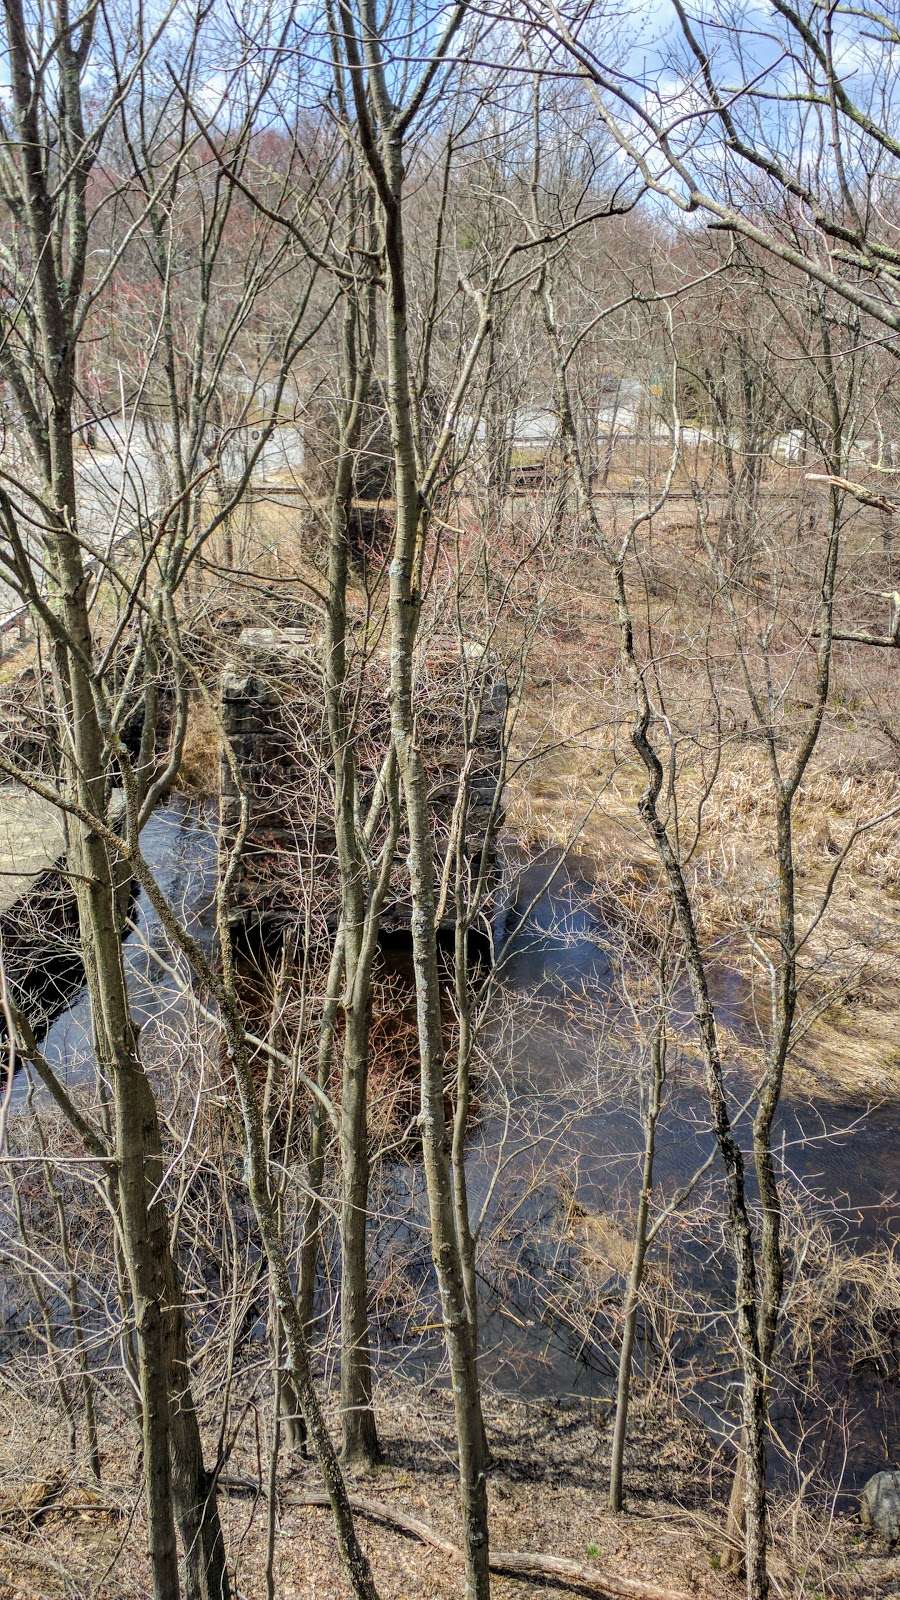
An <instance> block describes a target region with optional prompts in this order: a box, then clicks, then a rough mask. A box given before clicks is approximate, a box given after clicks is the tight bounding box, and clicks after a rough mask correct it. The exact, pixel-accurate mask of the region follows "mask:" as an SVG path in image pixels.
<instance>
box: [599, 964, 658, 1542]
mask: <svg viewBox="0 0 900 1600" xmlns="http://www.w3.org/2000/svg"><path fill="white" fill-rule="evenodd" d="M664 1005H665V999H664V996H663V997H661V1007H662V1006H664ZM650 1050H651V1065H650V1098H649V1104H648V1106H647V1112H646V1116H645V1118H644V1159H643V1163H642V1166H641V1192H640V1195H639V1197H638V1209H637V1217H636V1218H635V1224H634V1240H633V1243H632V1250H631V1270H630V1272H629V1275H628V1287H627V1289H626V1291H625V1305H624V1326H623V1329H622V1345H621V1349H620V1351H619V1371H618V1378H617V1382H616V1414H615V1421H614V1423H613V1437H612V1459H611V1461H610V1468H609V1509H610V1511H616V1512H619V1511H621V1510H622V1505H623V1498H624V1496H623V1463H624V1457H625V1440H626V1437H627V1433H628V1407H629V1401H630V1399H631V1366H632V1360H633V1357H634V1342H635V1336H636V1333H637V1320H638V1309H639V1307H640V1299H641V1287H642V1285H643V1281H644V1262H645V1260H646V1256H647V1244H648V1223H649V1219H650V1199H651V1195H652V1193H653V1163H654V1158H655V1155H656V1127H657V1123H658V1122H659V1116H660V1111H661V1109H662V1091H663V1084H664V1082H665V1076H666V1015H665V1011H664V1010H663V1009H662V1008H661V1010H660V1014H659V1016H658V1018H657V1022H656V1026H655V1027H654V1030H653V1039H652V1043H651V1047H650Z"/></svg>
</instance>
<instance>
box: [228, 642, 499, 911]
mask: <svg viewBox="0 0 900 1600" xmlns="http://www.w3.org/2000/svg"><path fill="white" fill-rule="evenodd" d="M355 644H356V647H355V648H354V649H353V650H352V651H351V666H350V671H349V682H348V689H347V700H348V706H349V707H350V709H351V714H352V719H353V731H352V735H351V737H352V738H353V742H354V750H355V755H356V764H357V782H358V801H359V812H360V815H361V817H363V818H365V817H366V815H367V814H368V813H369V809H370V807H371V806H372V801H373V796H375V795H376V794H377V793H378V792H379V776H380V774H381V773H382V770H383V767H384V762H385V757H386V755H387V753H388V750H389V747H390V720H389V702H388V688H389V669H390V663H389V655H388V651H387V649H386V648H384V647H376V648H374V649H365V648H363V646H362V644H361V643H360V642H359V641H356V642H355ZM323 663H324V641H323V638H322V634H321V631H320V630H317V629H316V627H315V626H311V627H307V628H284V629H270V628H246V629H245V630H244V631H243V633H242V634H241V635H240V636H239V638H238V640H237V641H236V644H235V647H234V652H233V655H232V658H231V660H230V661H229V663H228V665H227V667H226V670H225V672H224V675H223V681H222V721H223V729H224V732H225V734H226V736H227V740H228V744H229V746H230V750H231V754H232V762H233V764H232V762H229V761H228V760H227V758H224V757H223V768H222V791H223V825H224V827H225V828H226V830H227V831H228V832H229V833H230V834H231V835H232V836H233V835H234V832H235V829H236V827H237V825H238V822H239V819H240V814H241V804H242V797H244V799H245V800H246V803H247V805H248V807H249V825H248V829H247V833H246V838H245V842H244V848H243V855H242V862H241V870H240V873H239V876H238V881H237V885H236V892H235V918H236V920H237V922H238V923H239V924H241V925H242V926H243V927H244V928H245V929H246V930H247V931H248V932H249V931H250V930H251V929H253V928H254V927H255V928H256V930H257V931H258V932H260V933H263V934H266V933H268V934H277V933H278V932H279V931H286V930H288V929H292V930H293V931H294V932H295V933H297V932H302V933H303V934H304V936H305V937H306V938H307V939H308V940H309V941H310V942H313V943H314V942H316V941H317V940H325V939H326V938H329V937H331V936H333V934H334V932H335V930H336V927H337V924H338V921H339V917H340V882H339V876H338V866H337V850H336V840H335V830H334V788H333V770H332V753H331V747H330V741H329V736H328V727H327V722H326V716H325V696H324V678H323ZM415 709H416V732H417V738H418V740H419V746H420V749H421V751H422V756H423V760H424V763H425V769H426V774H427V778H428V783H429V798H430V802H431V806H430V809H431V816H432V827H433V835H434V847H435V855H436V872H437V877H438V884H439V888H442V893H441V899H440V903H439V923H438V927H439V932H440V933H442V934H443V935H447V934H448V933H449V932H450V931H451V930H452V929H453V927H454V922H455V913H454V905H453V885H454V870H455V868H454V863H455V860H456V854H457V851H456V845H457V840H458V838H459V831H460V828H461V827H462V830H463V834H462V862H463V875H464V894H465V896H466V899H467V903H468V904H469V905H471V904H472V901H473V897H474V896H475V894H476V886H477V885H478V881H479V875H481V878H482V889H483V890H485V891H486V893H485V894H484V895H483V901H482V903H480V905H479V910H480V912H481V915H482V926H484V925H485V924H484V918H485V917H487V916H489V915H490V906H491V897H492V895H493V894H494V893H495V892H496V889H497V885H498V880H499V859H498V851H497V836H498V833H499V831H500V827H501V825H502V822H503V810H502V791H501V778H502V772H503V750H504V739H505V729H506V721H507V710H508V689H507V683H506V678H505V675H504V673H503V671H502V668H501V666H500V663H499V662H498V660H497V659H496V657H495V656H494V655H493V654H492V653H490V652H488V651H485V650H484V649H482V648H481V647H480V646H476V645H473V644H467V645H465V646H464V647H462V648H461V647H460V644H459V642H458V640H456V639H454V638H449V637H433V638H430V639H429V640H428V641H427V642H426V644H425V645H424V647H423V648H422V649H421V652H420V656H419V661H418V671H417V680H416V706H415ZM376 815H377V820H376V822H375V825H374V829H373V834H372V842H371V850H370V861H374V860H375V857H376V856H377V853H378V851H379V848H380V846H381V845H382V844H383V842H384V840H385V836H386V830H387V810H386V808H385V806H384V805H383V804H381V805H376ZM401 816H402V812H401ZM463 819H464V820H463ZM408 853H409V845H408V838H407V835H406V830H405V824H404V823H403V822H402V820H401V825H400V832H399V836H398V841H397V847H396V850H395V851H394V854H393V861H392V866H391V873H390V883H389V888H388V892H387V895H386V897H385V902H384V907H383V911H382V917H381V931H382V933H383V934H385V935H388V936H390V935H403V934H405V933H408V932H409V928H410V914H411V904H410V895H409V883H408V866H407V857H408ZM451 857H452V861H450V858H451ZM448 861H450V864H449V865H448ZM482 869H483V870H482Z"/></svg>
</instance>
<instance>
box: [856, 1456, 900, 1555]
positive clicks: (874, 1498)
mask: <svg viewBox="0 0 900 1600" xmlns="http://www.w3.org/2000/svg"><path fill="white" fill-rule="evenodd" d="M859 1514H860V1518H861V1520H862V1523H863V1526H864V1527H866V1528H874V1529H875V1530H876V1532H878V1533H880V1534H882V1535H883V1537H884V1538H885V1539H889V1540H890V1541H891V1543H892V1544H896V1543H897V1541H898V1539H900V1472H876V1473H875V1475H874V1477H872V1478H870V1479H869V1481H868V1483H867V1484H866V1486H865V1488H864V1489H863V1492H862V1494H861V1495H860V1497H859Z"/></svg>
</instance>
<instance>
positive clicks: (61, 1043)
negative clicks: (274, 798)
mask: <svg viewBox="0 0 900 1600" xmlns="http://www.w3.org/2000/svg"><path fill="white" fill-rule="evenodd" d="M141 849H142V851H143V853H144V856H145V858H146V860H147V863H148V865H149V866H150V868H151V869H152V871H153V873H154V876H155V878H156V881H157V883H158V884H159V887H160V889H161V890H162V892H163V894H164V895H165V897H166V899H167V900H168V901H169V904H170V905H171V906H172V908H173V910H174V911H175V912H176V914H177V915H178V916H179V917H180V918H181V919H182V921H183V922H184V924H185V926H186V927H187V929H188V931H189V932H190V933H191V934H193V936H194V937H195V938H197V939H198V940H199V941H200V943H201V944H203V945H204V946H205V947H206V948H210V947H211V945H212V896H213V890H214V886H215V881H216V839H215V833H214V832H213V829H212V827H211V826H210V822H209V819H208V817H207V815H206V814H205V812H204V810H203V809H202V808H198V807H197V806H196V805H192V804H190V803H189V802H188V801H187V800H186V799H185V798H184V797H182V796H175V797H174V798H173V799H172V800H170V801H168V803H167V804H166V805H163V806H160V807H159V808H158V810H157V811H156V812H155V813H154V815H153V816H152V817H151V818H150V821H149V822H148V823H147V824H146V826H145V828H144V830H143V832H142V834H141ZM131 918H132V920H133V922H134V924H135V928H136V931H135V932H133V933H130V934H128V936H127V937H126V939H125V940H124V944H123V956H124V961H125V971H126V976H127V980H128V990H129V994H130V996H131V1000H132V1004H133V1007H134V1017H135V1021H136V1022H138V1023H139V1024H140V1025H141V1026H142V1027H143V1026H145V1025H147V1024H150V1025H153V1024H154V1023H156V1024H159V1025H163V1024H164V1023H165V1020H166V1018H167V1016H168V1015H169V1013H170V1012H172V1011H177V1009H178V1007H179V1005H180V1003H181V998H182V991H181V988H180V987H179V985H178V983H177V982H176V981H175V979H174V978H172V977H170V976H169V975H168V974H167V973H165V972H164V971H163V970H162V969H161V968H160V967H159V966H157V965H156V964H155V963H154V961H153V959H152V956H151V955H150V954H148V951H147V945H149V946H150V948H151V949H155V950H157V951H158V952H159V953H160V954H161V955H162V957H163V959H164V960H165V961H166V962H167V963H168V964H169V965H170V966H171V965H172V964H173V962H172V956H171V952H170V950H169V946H168V942H167V940H166V938H165V935H164V934H163V931H162V928H161V926H160V923H159V918H158V917H157V914H156V912H155V911H154V909H153V907H152V906H151V905H150V902H149V900H148V899H147V896H146V894H144V892H143V891H141V892H140V893H139V894H138V895H137V896H136V898H135V901H134V905H133V907H132V910H131ZM41 1048H42V1050H43V1053H44V1055H45V1056H46V1058H47V1060H48V1061H49V1062H50V1064H51V1065H52V1066H53V1068H54V1070H55V1072H56V1073H57V1074H58V1076H59V1077H60V1078H62V1080H63V1081H64V1082H66V1083H68V1084H73V1083H79V1082H83V1081H85V1080H86V1079H88V1078H90V1077H92V1076H93V1073H94V1055H93V1049H92V1046H91V1032H90V1008H89V1004H88V998H87V991H86V990H85V989H84V988H80V989H78V991H77V992H76V994H75V996H74V998H73V999H71V1000H70V1001H69V1003H68V1004H66V1005H64V1006H63V1007H62V1009H61V1010H59V1012H58V1014H57V1015H56V1017H55V1018H54V1020H53V1022H52V1023H51V1024H50V1026H49V1028H48V1029H47V1031H46V1033H45V1034H44V1038H43V1041H42V1045H41ZM26 1088H27V1085H26V1083H25V1080H24V1078H20V1079H19V1080H18V1081H17V1082H16V1085H15V1087H14V1091H13V1097H14V1099H16V1098H19V1099H20V1098H21V1097H22V1095H23V1094H24V1093H25V1091H26Z"/></svg>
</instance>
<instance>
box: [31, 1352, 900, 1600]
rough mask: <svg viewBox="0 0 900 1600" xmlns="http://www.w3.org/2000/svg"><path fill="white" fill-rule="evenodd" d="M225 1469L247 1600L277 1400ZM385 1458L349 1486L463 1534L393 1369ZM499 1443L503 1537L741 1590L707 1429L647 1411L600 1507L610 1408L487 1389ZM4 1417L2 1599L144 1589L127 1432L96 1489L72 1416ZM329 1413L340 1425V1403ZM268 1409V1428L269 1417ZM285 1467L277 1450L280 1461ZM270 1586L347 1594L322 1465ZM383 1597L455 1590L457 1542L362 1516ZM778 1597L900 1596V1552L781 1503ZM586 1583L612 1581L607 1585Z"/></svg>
mask: <svg viewBox="0 0 900 1600" xmlns="http://www.w3.org/2000/svg"><path fill="white" fill-rule="evenodd" d="M247 1399H248V1402H249V1407H248V1412H247V1414H246V1420H245V1423H244V1426H243V1428H242V1429H241V1431H240V1434H239V1436H238V1441H237V1444H236V1447H235V1450H234V1452H233V1454H232V1456H231V1458H230V1459H229V1461H228V1463H227V1466H226V1468H225V1482H226V1486H227V1492H226V1493H225V1494H224V1495H223V1510H224V1517H225V1523H226V1539H227V1541H228V1546H229V1551H230V1552H231V1554H232V1557H233V1559H234V1560H235V1561H236V1579H237V1586H238V1589H239V1591H240V1593H241V1594H242V1595H243V1596H246V1597H247V1600H257V1597H260V1600H261V1597H262V1596H263V1595H264V1594H265V1592H266V1583H265V1566H266V1523H267V1510H266V1501H265V1497H264V1495H256V1494H255V1493H254V1487H253V1486H254V1485H256V1484H258V1483H259V1480H260V1467H261V1465H262V1470H263V1473H265V1471H266V1470H267V1467H266V1459H267V1449H268V1441H267V1430H268V1423H269V1419H270V1415H271V1410H270V1405H269V1403H268V1397H267V1396H265V1395H264V1394H262V1393H259V1392H257V1393H255V1395H253V1396H251V1395H250V1392H249V1390H248V1395H247ZM376 1403H377V1410H378V1417H379V1423H380V1428H381V1437H382V1443H383V1446H384V1449H385V1455H386V1460H385V1463H384V1465H383V1466H381V1467H379V1468H378V1469H377V1470H375V1471H373V1472H369V1473H353V1474H350V1487H351V1490H352V1492H353V1493H354V1494H355V1495H357V1496H359V1497H360V1498H361V1500H362V1501H363V1502H369V1503H371V1502H373V1501H377V1502H378V1503H379V1504H380V1505H383V1506H385V1507H386V1508H387V1509H388V1511H389V1512H390V1513H391V1514H393V1515H395V1516H396V1517H397V1518H398V1519H400V1520H401V1521H402V1520H407V1521H408V1520H409V1519H416V1520H418V1521H419V1522H421V1523H424V1524H426V1525H427V1526H428V1527H429V1528H430V1529H432V1530H433V1531H434V1533H435V1534H436V1535H438V1536H439V1537H440V1538H442V1539H444V1540H451V1541H454V1542H455V1541H457V1540H458V1536H459V1527H458V1513H457V1496H456V1473H455V1459H454V1440H453V1428H452V1416H451V1407H450V1403H449V1396H448V1394H447V1393H446V1392H445V1391H440V1390H435V1389H425V1388H422V1387H421V1386H419V1385H418V1384H415V1385H414V1384H412V1383H406V1382H398V1381H397V1380H391V1381H389V1382H387V1383H382V1384H381V1385H380V1386H379V1389H378V1393H377V1402H376ZM486 1413H487V1423H488V1433H489V1437H490V1441H491V1447H492V1450H493V1452H494V1456H495V1464H494V1467H493V1469H492V1471H491V1474H490V1501H491V1514H492V1524H491V1526H492V1543H493V1548H494V1549H495V1550H498V1551H499V1550H501V1549H503V1550H507V1551H510V1550H516V1551H531V1552H539V1553H542V1554H544V1555H547V1556H555V1557H559V1558H562V1559H563V1560H564V1561H567V1562H570V1563H573V1564H576V1565H578V1566H579V1567H581V1568H583V1569H585V1571H586V1572H589V1573H591V1572H592V1573H596V1574H606V1575H607V1576H608V1577H610V1578H612V1579H615V1578H625V1579H630V1580H631V1581H632V1582H633V1583H644V1584H645V1585H647V1586H650V1585H656V1586H657V1588H665V1589H669V1590H673V1591H676V1592H677V1591H681V1592H682V1593H684V1594H686V1595H692V1596H696V1597H697V1600H725V1597H728V1596H734V1595H735V1593H736V1589H735V1586H734V1585H733V1584H731V1583H729V1582H728V1581H727V1580H726V1578H725V1577H724V1575H723V1574H722V1573H721V1572H720V1570H719V1566H720V1558H721V1543H720V1533H719V1528H720V1525H721V1520H722V1512H723V1499H724V1496H725V1495H726V1493H727V1483H728V1468H727V1462H725V1461H724V1460H723V1459H722V1458H721V1457H719V1456H717V1454H716V1452H715V1450H714V1448H713V1445H712V1442H711V1440H710V1438H709V1436H708V1435H707V1434H705V1433H704V1431H703V1429H702V1428H700V1427H699V1426H698V1425H697V1424H696V1423H693V1422H691V1421H690V1420H689V1419H687V1418H686V1417H685V1416H684V1415H683V1413H681V1412H680V1411H678V1410H675V1411H669V1410H667V1409H658V1410H657V1411H656V1412H653V1411H650V1410H648V1409H646V1408H642V1406H641V1405H640V1404H638V1405H637V1406H636V1409H635V1418H634V1427H633V1429H632V1436H631V1443H630V1445H629V1449H628V1454H627V1458H626V1476H627V1485H628V1509H627V1513H626V1514H625V1515H624V1516H621V1517H615V1516H612V1515H611V1514H609V1513H608V1512H607V1511H606V1510H605V1508H604V1495H605V1487H606V1475H607V1470H608V1460H609V1442H610V1423H609V1417H608V1413H607V1411H606V1410H605V1409H604V1408H602V1407H596V1406H591V1405H589V1404H587V1403H585V1402H584V1401H583V1400H580V1399H578V1400H576V1399H560V1400H547V1401H540V1402H537V1401H536V1402H526V1401H522V1400H520V1399H516V1398H512V1397H509V1396H505V1395H501V1394H497V1393H494V1394H491V1395H489V1396H488V1398H487V1401H486ZM0 1415H2V1420H0V1597H2V1600H62V1597H63V1596H66V1597H67V1600H82V1597H83V1600H87V1596H89V1595H90V1597H91V1600H138V1597H141V1600H143V1596H144V1595H145V1594H146V1593H147V1585H148V1575H147V1570H146V1566H145V1549H146V1530H145V1528H144V1526H143V1506H142V1504H141V1501H140V1497H139V1495H138V1494H137V1491H136V1487H135V1476H134V1473H135V1460H134V1450H133V1449H132V1450H129V1449H127V1448H125V1447H124V1446H123V1443H122V1436H121V1433H120V1431H119V1430H117V1429H116V1428H115V1427H112V1426H110V1427H102V1428H101V1454H102V1463H103V1476H104V1482H103V1484H102V1485H101V1486H99V1487H98V1486H97V1485H94V1484H93V1483H90V1482H89V1481H88V1480H87V1479H85V1478H84V1477H82V1476H80V1475H79V1474H78V1472H77V1471H73V1470H72V1469H70V1468H69V1467H68V1465H67V1459H66V1455H67V1452H66V1441H65V1439H64V1436H63V1433H64V1430H63V1428H62V1426H61V1425H59V1426H57V1425H53V1424H52V1423H51V1421H50V1418H49V1417H48V1415H47V1413H46V1412H42V1411H39V1410H38V1409H37V1408H35V1409H34V1410H32V1411H31V1412H28V1413H25V1412H23V1409H22V1407H21V1406H20V1405H18V1404H17V1405H16V1408H15V1415H13V1414H12V1408H11V1407H10V1404H9V1402H5V1403H4V1407H3V1412H2V1414H0ZM331 1416H332V1421H333V1422H334V1421H336V1412H335V1407H334V1404H333V1403H332V1406H331ZM254 1419H255V1421H254ZM285 1465H286V1463H285V1462H284V1460H283V1461H282V1469H284V1468H285ZM278 1486H279V1507H278V1530H279V1537H278V1540H277V1545H276V1557H275V1562H276V1565H275V1569H274V1576H275V1593H276V1594H277V1595H278V1596H279V1597H280V1600H345V1597H346V1596H347V1595H348V1594H349V1588H348V1586H347V1584H346V1582H345V1580H344V1578H343V1576H342V1574H341V1571H340V1567H339V1562H338V1556H337V1549H336V1544H335V1539H334V1534H333V1530H332V1523H331V1516H330V1513H329V1512H328V1511H327V1510H323V1509H316V1508H311V1507H309V1506H308V1505H303V1504H302V1503H300V1502H302V1500H303V1497H304V1494H305V1493H307V1494H308V1493H310V1492H313V1493H314V1492H316V1491H317V1490H318V1488H319V1480H318V1476H317V1473H316V1470H315V1468H314V1466H313V1465H312V1464H310V1463H305V1462H300V1463H298V1466H297V1470H296V1471H293V1472H289V1471H286V1470H282V1471H281V1472H280V1474H279V1480H278ZM359 1528H360V1534H361V1538H362V1540H363V1543H364V1545H365V1547H366V1549H367V1550H368V1552H369V1556H370V1559H371V1561H372V1565H373V1569H374V1572H375V1576H376V1580H377V1583H378V1587H379V1593H380V1594H381V1596H382V1597H383V1600H401V1597H402V1600H458V1596H459V1594H460V1592H461V1577H460V1571H459V1568H458V1567H457V1566H456V1565H455V1564H454V1563H453V1561H452V1560H450V1559H448V1556H447V1554H446V1553H445V1552H442V1551H441V1550H437V1549H434V1548H430V1547H429V1546H428V1545H427V1544H426V1543H424V1542H423V1541H422V1540H421V1539H418V1538H410V1537H404V1536H403V1535H402V1534H401V1533H400V1532H399V1531H398V1529H397V1528H396V1527H391V1526H386V1525H383V1524H380V1523H376V1522H374V1521H372V1520H370V1519H369V1518H368V1517H361V1518H360V1521H359ZM773 1529H774V1556H773V1563H772V1573H773V1584H774V1589H775V1593H776V1594H779V1595H784V1596H790V1597H791V1600H804V1597H806V1600H813V1597H817V1600H888V1597H890V1596H893V1595H894V1594H896V1593H897V1591H898V1590H900V1556H898V1555H891V1554H890V1553H888V1552H887V1551H886V1549H885V1548H884V1546H883V1545H882V1544H881V1543H880V1542H879V1540H878V1539H877V1538H876V1537H874V1536H871V1535H868V1534H865V1533H864V1532H863V1531H862V1530H861V1528H860V1525H859V1523H858V1522H857V1521H856V1520H855V1519H854V1518H853V1517H837V1518H834V1517H832V1516H830V1515H829V1514H828V1511H827V1508H825V1509H821V1508H820V1509H819V1511H813V1510H807V1509H806V1508H805V1507H804V1506H802V1505H798V1504H796V1503H793V1502H791V1501H789V1500H787V1499H785V1498H782V1499H779V1500H776V1501H775V1502H774V1503H773ZM573 1592H579V1591H577V1590H576V1591H573V1588H572V1586H571V1584H568V1583H562V1582H556V1581H552V1582H548V1583H547V1584H546V1585H544V1584H541V1585H538V1584H537V1582H536V1580H534V1579H529V1580H525V1581H522V1580H519V1579H514V1578H511V1577H506V1576H498V1577H497V1578H496V1579H495V1582H494V1587H493V1593H494V1597H495V1600H521V1597H522V1596H524V1595H527V1594H536V1593H546V1594H548V1595H551V1594H559V1595H565V1594H571V1593H573ZM580 1592H581V1593H591V1592H594V1593H595V1594H603V1592H604V1590H603V1588H602V1587H598V1588H596V1589H595V1590H593V1591H591V1590H585V1589H584V1588H582V1589H581V1591H580Z"/></svg>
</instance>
